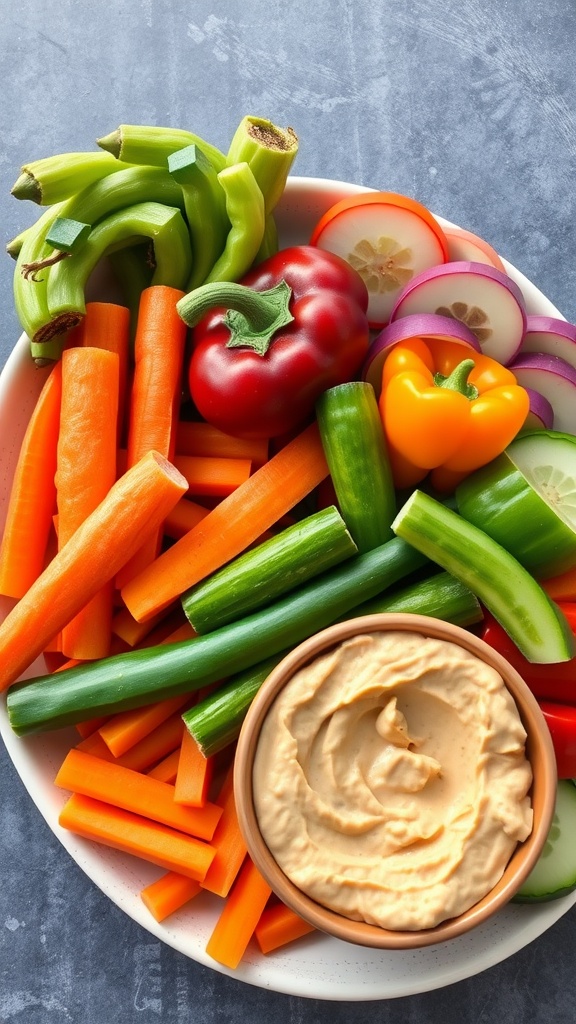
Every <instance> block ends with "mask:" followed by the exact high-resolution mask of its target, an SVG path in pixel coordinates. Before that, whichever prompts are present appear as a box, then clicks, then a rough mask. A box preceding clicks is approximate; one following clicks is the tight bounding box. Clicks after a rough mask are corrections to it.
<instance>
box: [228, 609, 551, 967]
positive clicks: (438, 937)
mask: <svg viewBox="0 0 576 1024" xmlns="http://www.w3.org/2000/svg"><path fill="white" fill-rule="evenodd" d="M383 630H384V631H386V630H403V631H408V632H419V633H422V634H423V635H424V636H427V637H433V638H437V639H440V640H447V641H451V642H453V643H457V644H459V645H460V646H461V647H463V648H464V649H465V650H467V651H470V652H471V653H473V654H475V655H476V656H477V657H478V658H480V659H481V660H482V661H484V662H486V663H487V664H488V665H490V666H492V667H493V668H494V669H496V671H498V672H499V673H500V675H501V676H502V677H503V679H504V682H505V684H506V686H507V688H508V690H509V691H510V693H511V694H512V696H513V698H514V700H515V702H516V706H517V708H518V711H519V713H520V717H521V719H522V722H523V724H524V728H525V730H526V733H527V743H526V753H527V757H528V759H529V761H530V763H531V765H532V772H533V783H532V789H531V794H530V795H531V800H532V807H533V812H534V824H533V830H532V832H531V834H530V836H529V837H528V838H527V839H526V840H525V841H524V842H523V843H520V844H518V846H517V847H516V849H515V851H514V853H513V855H512V857H511V859H510V861H509V862H508V865H507V867H506V869H505V871H504V874H503V875H502V877H501V879H500V880H499V882H498V883H497V884H496V886H495V887H494V888H493V889H492V890H491V891H490V892H489V893H488V894H487V895H486V896H485V897H484V898H483V899H481V900H480V902H478V903H476V904H475V905H474V906H472V907H471V908H470V909H468V910H467V911H465V912H464V913H463V914H460V915H459V916H458V917H453V918H450V919H449V920H447V921H444V922H443V923H441V924H439V925H437V926H436V927H434V928H429V929H425V930H420V931H392V930H387V929H384V928H379V927H378V926H376V925H373V924H367V923H364V922H360V921H353V920H351V919H349V918H346V917H344V916H342V915H341V914H339V913H336V912H334V911H332V910H330V909H328V908H326V907H324V906H322V905H321V904H319V903H317V902H316V901H315V900H314V899H312V898H310V897H309V896H308V895H306V894H305V893H304V892H302V891H301V890H300V889H298V888H297V887H296V886H295V885H294V884H293V883H292V881H291V880H290V879H289V878H288V877H287V876H286V875H285V874H284V872H283V871H282V870H281V868H280V867H279V866H278V864H277V863H276V861H275V859H274V857H273V856H272V854H271V852H270V850H269V849H268V847H267V845H266V843H265V841H264V839H263V837H262V834H261V832H260V829H259V827H258V820H257V816H256V812H255V808H254V795H253V779H252V774H253V764H254V758H255V752H256V748H257V744H258V737H259V733H260V729H261V727H262V723H263V721H264V719H265V717H266V715H267V713H268V710H269V708H270V707H271V705H272V703H273V701H274V699H275V697H276V696H277V694H278V693H279V692H280V690H281V689H282V688H283V687H284V686H285V684H286V683H287V682H288V681H289V680H290V679H291V677H292V676H293V675H294V673H295V672H297V671H299V670H300V669H301V668H302V667H303V666H304V665H306V664H307V663H308V662H310V661H313V660H314V659H315V658H317V657H318V656H319V655H321V654H324V653H326V652H327V651H329V650H330V649H331V648H333V647H335V646H336V645H338V644H340V643H341V642H342V641H344V640H347V639H350V638H351V637H353V636H356V635H358V634H361V633H362V634H365V633H372V632H378V631H383ZM556 781H557V776H556V761H555V756H554V749H553V746H552V741H551V738H550V733H549V731H548V727H547V725H546V723H545V721H544V718H543V716H542V713H541V711H540V709H539V707H538V704H537V702H536V700H535V698H534V696H533V695H532V693H531V692H530V690H529V689H528V687H527V685H526V684H525V682H524V681H523V679H522V678H521V677H520V675H519V674H518V673H517V672H516V670H515V669H513V668H512V666H511V665H509V663H508V662H507V661H506V660H505V659H504V658H502V657H501V656H500V655H499V654H498V653H497V652H496V651H494V650H492V648H491V647H489V646H488V645H487V644H485V643H484V642H483V641H482V640H480V639H479V638H478V637H476V636H475V635H474V634H473V633H470V632H468V631H467V630H465V629H462V628H460V627H458V626H453V625H451V624H449V623H446V622H442V621H440V620H438V619H433V618H429V617H427V616H422V615H409V614H380V615H366V616H363V617H362V618H358V619H351V620H348V621H346V622H341V623H338V624H336V625H334V626H331V627H329V628H328V629H325V630H323V631H322V632H320V633H318V634H316V635H315V636H312V637H311V638H310V639H308V640H306V641H305V642H304V643H302V644H300V646H298V647H296V648H295V649H294V650H293V651H292V652H291V653H290V654H288V655H287V656H286V657H285V658H284V659H283V661H282V662H281V663H280V664H279V665H278V666H277V667H276V668H275V669H274V670H273V671H272V672H271V674H270V675H269V676H268V678H267V679H266V681H265V682H264V683H263V685H262V687H261V689H260V690H259V692H258V694H257V695H256V697H255V699H254V702H253V704H252V706H251V708H250V710H249V713H248V715H247V717H246V719H245V721H244V724H243V727H242V731H241V734H240V738H239V740H238V748H237V754H236V759H235V777H234V785H235V795H236V800H237V807H238V816H239V821H240V827H241V829H242V832H243V834H244V838H245V840H246V843H247V846H248V851H249V854H250V856H251V857H252V859H253V861H254V863H255V864H256V866H257V867H258V869H259V870H260V872H261V874H262V875H263V876H264V878H265V879H266V881H267V882H268V883H269V885H270V886H271V887H272V890H273V891H274V892H275V893H276V895H277V896H279V897H280V899H281V900H282V901H283V902H284V903H286V904H287V905H288V906H289V907H291V908H292V909H293V910H294V911H296V913H298V914H299V915H300V916H301V917H302V918H304V919H305V920H306V921H308V922H309V923H310V924H312V925H314V926H315V927H316V928H318V929H319V930H321V931H323V932H325V933H327V934H330V935H333V936H335V937H337V938H339V939H343V940H345V941H346V942H352V943H355V944H357V945H362V946H372V947H375V948H380V949H410V948H418V947H422V946H428V945H432V944H433V943H438V942H445V941H446V940H448V939H452V938H455V937H456V936H460V935H462V934H463V933H464V932H467V931H469V930H470V929H471V928H473V927H475V926H477V925H479V924H482V923H483V922H485V921H487V920H488V918H490V917H491V916H492V915H493V914H495V913H496V912H497V911H498V910H499V909H500V908H501V907H503V906H505V904H507V903H508V902H509V900H510V899H511V898H512V896H514V894H515V893H516V891H517V890H518V889H519V887H520V886H521V885H522V883H523V882H524V880H525V879H526V877H527V876H528V874H529V873H530V871H531V870H532V868H533V867H534V865H535V863H536V861H537V859H538V857H539V855H540V853H541V851H542V848H543V846H544V843H545V841H546V838H547V835H548V831H549V829H550V825H551V822H552V816H553V813H554V803H555V795H556Z"/></svg>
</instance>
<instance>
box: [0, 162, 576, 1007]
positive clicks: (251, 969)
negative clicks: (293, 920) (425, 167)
mask: <svg viewBox="0 0 576 1024" xmlns="http://www.w3.org/2000/svg"><path fill="white" fill-rule="evenodd" d="M372 191H373V190H371V189H368V188H364V187H361V186H357V185H354V184H350V183H346V182H338V181H332V180H327V179H313V178H302V177H289V178H288V181H287V183H286V187H285V189H284V191H283V194H282V196H281V198H280V199H279V202H278V205H277V207H276V211H275V216H276V222H277V227H278V232H279V239H280V244H281V246H282V247H283V248H285V247H288V246H294V245H301V244H307V243H308V242H309V240H310V237H311V233H312V231H313V229H314V228H315V227H316V226H317V225H318V224H319V223H321V222H322V218H323V216H324V215H325V214H326V212H327V211H328V210H329V209H331V208H332V207H333V206H334V204H336V203H338V202H341V201H343V200H346V201H349V200H352V199H354V197H358V196H367V195H370V194H371V193H372ZM437 220H438V223H439V224H440V225H442V226H443V227H444V228H445V229H446V230H448V229H450V230H452V231H453V232H454V237H455V238H459V239H460V241H461V242H462V244H464V242H465V241H466V239H467V235H466V232H462V233H460V234H459V232H460V229H459V228H456V227H455V226H454V225H451V224H450V223H449V222H448V221H445V220H443V219H441V218H437ZM468 241H469V238H468ZM484 246H485V248H488V250H489V246H487V245H486V243H484ZM494 257H495V259H496V260H497V261H499V263H500V266H501V267H502V268H503V271H504V272H505V273H507V274H508V275H509V277H510V280H511V281H512V282H513V284H514V287H517V288H519V289H521V292H522V294H523V296H524V300H525V304H526V311H527V313H529V314H530V315H534V316H536V315H537V316H540V317H543V318H546V317H547V318H554V319H555V320H561V319H562V317H561V314H560V313H559V312H558V310H556V309H555V307H554V306H553V305H552V304H551V303H550V302H549V301H548V300H547V299H546V297H545V296H544V295H542V294H541V293H540V292H539V291H538V289H537V288H536V287H535V286H534V285H533V284H532V283H531V282H530V281H528V280H527V279H526V278H525V277H524V276H523V275H522V274H521V273H520V272H519V271H517V270H516V269H515V268H514V267H512V266H510V265H509V264H507V263H505V262H502V261H500V258H499V257H496V256H495V254H494ZM494 265H496V264H494ZM488 276H489V275H488ZM93 287H94V288H95V294H96V295H97V296H98V297H101V298H105V297H106V295H107V294H108V288H109V282H108V281H107V280H106V278H105V277H104V276H102V277H101V278H100V279H98V277H96V279H95V281H94V282H93ZM376 315H379V311H378V310H377V311H376ZM373 326H374V325H373ZM29 345H30V342H29V339H28V338H27V337H26V336H25V335H22V336H21V338H20V339H19V340H18V342H17V344H16V345H15V347H14V350H13V352H12V354H11V355H10V357H9V359H8V362H7V364H6V366H5V368H4V370H3V372H2V375H1V377H0V438H1V439H2V441H1V444H2V459H1V461H0V501H1V504H0V515H1V518H2V520H4V518H5V516H6V507H7V499H8V494H9V491H10V488H11V483H12V477H13V474H14V470H15V466H16V460H17V456H18V452H19V447H20V443H21V440H22V438H23V436H24V432H25V429H26V426H27V423H28V419H29V416H30V414H31V412H32V409H33V407H34V405H35V402H36V400H37V397H38V395H39V392H40V388H41V385H42V383H43V380H44V376H43V373H42V372H40V373H39V372H38V370H37V369H36V368H35V367H34V364H33V362H32V361H31V360H30V352H29ZM530 379H531V380H532V379H533V378H532V377H531V378H530ZM2 601H3V604H2V607H1V609H0V610H1V614H2V617H4V615H5V614H6V613H7V611H8V608H9V605H10V603H11V602H9V601H8V600H6V599H2ZM44 671H45V666H44V662H43V659H42V658H39V659H37V661H36V662H35V663H34V664H33V665H32V666H30V667H29V668H28V669H27V670H26V672H25V676H34V675H38V674H41V673H43V672H44ZM0 731H1V735H2V738H3V741H4V743H5V745H6V748H7V750H8V753H9V755H10V757H11V759H12V761H13V763H14V766H15V768H16V770H17V772H18V774H19V775H20V778H21V779H22V782H23V784H24V786H25V787H26V789H27V790H28V792H29V794H30V796H31V798H32V799H33V800H34V802H35V803H36V805H37V807H38V809H39V811H40V813H41V814H42V815H43V816H44V817H45V819H46V821H47V823H48V825H49V826H50V828H51V829H52V831H53V832H54V834H55V835H56V836H57V838H58V839H59V840H60V842H61V843H62V845H63V846H64V848H65V849H66V850H67V851H68V853H69V854H70V856H71V857H72V858H73V860H74V861H75V862H76V863H77V864H78V866H79V867H80V869H81V870H82V871H83V872H85V874H86V875H87V876H88V877H89V878H90V879H92V881H93V882H94V883H95V884H96V885H97V886H98V887H99V888H100V889H101V890H102V892H103V893H105V894H106V896H108V897H109V898H110V899H111V900H112V901H114V902H115V903H116V904H117V905H118V906H119V907H120V908H121V909H122V910H123V911H124V912H125V913H127V914H128V915H129V916H130V917H131V918H132V919H133V920H134V921H136V922H137V923H138V924H139V925H141V926H142V927H143V928H144V929H146V930H147V931H148V932H150V933H151V934H152V935H154V936H156V937H157V938H159V939H160V940H162V941H163V942H165V943H166V944H168V945H169V946H172V947H173V948H174V949H176V950H178V951H179V952H181V953H183V954H184V955H186V956H188V957H190V958H191V959H193V960H195V961H197V962H198V963H200V964H203V965H205V966H207V967H209V968H212V969H215V970H218V971H221V972H222V973H226V974H230V975H231V976H233V977H235V978H236V979H238V980H241V981H244V982H246V983H249V984H252V985H256V986H260V987H262V988H268V989H272V990H275V991H278V992H283V993H288V994H292V995H299V996H305V997H314V998H322V999H327V1000H353V1001H361V1000H375V999H387V998H395V997H400V996H405V995H410V994H414V993H418V992H425V991H430V990H433V989H436V988H439V987H442V986H445V985H449V984H452V983H454V982H457V981H460V980H462V979H464V978H467V977H470V976H472V975H474V974H476V973H479V972H481V971H483V970H485V969H487V968H489V967H491V966H493V965H495V964H497V963H499V962H500V961H502V960H504V959H505V958H507V957H509V956H511V955H512V954H513V953H515V952H516V951H518V950H519V949H521V948H522V947H523V946H525V945H527V944H528V943H529V942H531V941H533V940H534V939H536V938H537V937H538V936H539V935H541V934H542V933H543V932H544V931H546V930H547V929H548V928H549V927H551V926H552V925H553V924H554V922H555V921H557V920H558V919H559V918H560V917H561V916H562V915H563V914H565V913H566V912H567V911H568V909H569V908H570V907H572V906H573V905H574V903H575V902H576V891H574V892H572V893H571V894H569V895H568V896H565V897H563V898H560V899H557V900H554V901H551V902H544V903H538V904H530V905H519V904H514V905H512V904H510V905H509V906H508V907H507V908H506V909H505V910H504V911H502V912H501V913H500V914H498V915H497V916H496V917H495V918H494V919H492V920H491V921H490V922H489V923H487V924H485V925H482V926H480V927H478V928H476V929H475V930H474V931H473V932H472V933H470V934H468V935H467V936H466V937H465V938H462V939H461V940H458V939H456V940H453V941H452V942H450V943H447V944H445V945H440V946H432V947H426V948H423V949H421V950H413V951H407V952H398V951H394V952H393V953H387V952H386V951H372V950H368V949H365V948H363V947H355V946H351V945H348V944H344V943H341V942H339V941H337V940H334V939H331V938H329V937H325V936H323V935H320V934H319V933H312V934H309V935H306V936H305V937H303V938H301V939H300V940H299V941H298V942H294V943H292V944H290V945H287V946H285V947H284V948H282V949H279V950H277V951H276V952H275V953H273V954H272V955H270V956H263V955H262V954H261V952H260V951H259V950H258V949H257V948H256V947H255V946H253V945H252V944H251V945H250V946H249V947H248V949H247V951H246V953H245V955H244V957H243V958H242V960H241V962H240V964H239V965H238V967H237V968H236V969H235V970H233V971H232V970H230V969H229V968H227V967H225V966H222V965H221V964H219V963H218V962H216V961H215V960H214V959H213V958H211V957H210V956H209V955H208V954H207V952H206V945H207V942H208V939H209V937H210V935H211V933H212V931H213V928H214V924H215V921H216V919H217V916H218V913H219V901H218V898H217V897H215V896H212V895H211V894H209V893H203V894H201V895H200V896H198V897H197V898H196V899H194V900H192V902H190V903H189V904H188V905H186V906H184V907H183V908H182V909H181V910H180V911H179V912H178V913H176V914H174V915H172V916H170V917H168V918H166V919H165V920H164V921H163V922H162V923H158V922H157V921H155V920H154V918H153V917H152V916H151V914H150V913H149V912H148V909H147V908H146V906H145V905H144V903H143V902H142V900H141V898H140V895H139V894H140V892H141V890H142V889H143V888H145V887H146V886H148V885H149V884H150V883H152V882H153V881H154V880H155V879H156V878H157V877H158V873H159V872H158V868H156V867H154V866H153V865H147V864H146V863H145V862H144V861H141V860H139V859H136V858H134V857H130V856H127V855H125V854H121V853H118V852H116V851H114V850H112V849H109V848H107V847H106V846H101V845H96V844H93V843H91V842H90V841H87V840H85V839H83V838H79V837H78V836H76V835H75V834H74V833H73V832H71V831H69V830H68V829H64V828H62V827H61V826H60V824H59V816H60V813H61V811H62V808H63V806H64V804H65V802H66V793H65V792H64V791H63V790H62V789H60V788H57V787H56V786H55V785H54V778H55V776H56V774H57V773H58V771H59V769H60V767H61V765H62V762H63V760H64V758H65V756H66V754H67V752H68V751H69V749H70V747H71V746H72V745H73V744H74V742H77V739H78V737H77V734H76V733H75V732H74V730H73V729H72V728H71V727H65V728H62V729H57V730H55V731H48V732H40V733H35V734H31V735H26V736H22V737H18V736H16V735H15V733H14V731H13V730H12V728H11V726H10V724H9V721H8V718H7V714H6V708H5V705H4V702H3V703H2V707H1V711H0ZM575 827H576V826H575Z"/></svg>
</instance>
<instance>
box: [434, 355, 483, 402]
mask: <svg viewBox="0 0 576 1024" xmlns="http://www.w3.org/2000/svg"><path fill="white" fill-rule="evenodd" d="M475 365H476V364H475V363H474V360H473V359H463V360H462V362H461V363H458V366H455V367H454V369H453V370H452V373H451V374H449V376H448V377H445V376H444V374H442V373H435V374H434V384H435V385H436V387H439V388H446V389H447V390H448V391H457V392H458V394H460V395H464V397H465V398H469V399H470V401H471V402H472V401H473V400H474V399H475V398H478V388H477V387H476V386H475V385H474V384H470V382H469V380H468V375H469V374H470V373H471V371H472V370H473V369H474V366H475Z"/></svg>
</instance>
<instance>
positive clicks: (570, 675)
mask: <svg viewBox="0 0 576 1024" xmlns="http://www.w3.org/2000/svg"><path fill="white" fill-rule="evenodd" d="M561 607H562V610H563V611H565V610H566V607H567V606H566V605H565V604H562V605H561ZM568 607H569V613H568V614H569V615H570V614H571V615H572V618H571V619H570V618H569V622H570V625H571V627H572V629H573V630H576V605H570V606H568ZM481 636H482V639H483V640H485V642H486V643H487V644H490V647H493V648H494V650H495V651H498V653H499V654H501V655H502V656H503V657H504V658H506V660H507V661H509V662H510V664H511V665H512V667H513V668H515V669H516V671H517V672H519V673H520V675H521V676H522V678H523V679H524V681H525V682H526V683H527V685H528V686H529V688H530V689H531V691H532V693H533V694H534V696H535V697H536V698H538V700H545V701H559V702H560V703H562V704H570V705H574V706H576V658H572V659H571V660H570V661H562V662H558V663H557V664H551V665H536V664H533V663H532V662H530V661H527V659H526V658H525V657H524V655H523V654H521V653H520V651H519V650H518V648H517V647H516V644H515V643H513V641H512V640H511V639H510V637H509V636H508V634H507V632H506V630H505V629H503V628H502V626H501V625H500V624H499V623H498V622H496V620H495V619H494V618H493V617H492V616H491V615H490V613H489V612H487V611H486V610H484V624H483V629H482V632H481Z"/></svg>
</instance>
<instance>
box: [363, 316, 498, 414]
mask: <svg viewBox="0 0 576 1024" xmlns="http://www.w3.org/2000/svg"><path fill="white" fill-rule="evenodd" d="M410 338H422V339H423V340H424V341H433V340H434V339H438V340H440V341H456V342H458V343H459V344H462V345H463V346H465V347H467V348H472V349H474V351H475V352H479V351H480V345H479V344H478V340H477V338H476V336H475V335H474V334H472V331H471V330H469V328H468V327H466V325H465V324H463V323H461V322H460V320H454V319H453V318H452V317H449V316H439V315H438V314H436V313H414V314H412V316H403V317H401V319H400V320H395V321H394V323H392V324H388V326H387V327H385V328H384V330H382V331H380V334H378V335H377V336H376V337H375V338H374V341H373V342H372V344H371V345H370V348H369V350H368V355H367V356H366V359H365V361H364V365H363V367H362V371H361V374H362V380H365V381H368V383H369V384H371V385H372V387H373V388H374V391H375V392H376V397H377V398H378V397H379V395H380V391H381V387H382V367H383V366H384V360H385V359H386V356H387V355H388V352H389V351H390V349H391V348H392V347H393V346H394V345H398V344H399V343H400V342H402V341H408V340H409V339H410Z"/></svg>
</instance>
